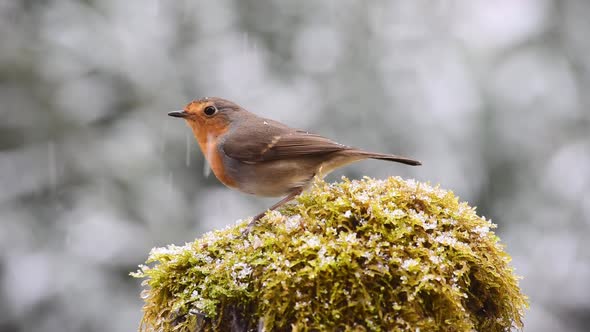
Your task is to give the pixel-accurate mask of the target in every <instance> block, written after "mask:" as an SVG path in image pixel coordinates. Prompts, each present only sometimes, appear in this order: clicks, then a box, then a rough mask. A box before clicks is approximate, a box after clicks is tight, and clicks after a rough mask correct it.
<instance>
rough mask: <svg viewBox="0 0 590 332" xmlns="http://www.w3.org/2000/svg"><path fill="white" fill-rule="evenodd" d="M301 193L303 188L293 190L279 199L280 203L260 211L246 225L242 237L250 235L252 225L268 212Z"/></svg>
mask: <svg viewBox="0 0 590 332" xmlns="http://www.w3.org/2000/svg"><path fill="white" fill-rule="evenodd" d="M302 191H303V188H296V189H295V190H293V191H292V192H291V193H290V194H289V195H287V197H285V198H283V199H281V200H280V201H278V202H277V203H276V204H274V205H273V206H271V207H269V208H268V209H266V210H264V211H262V212H261V213H259V214H257V215H256V216H254V218H252V221H250V223H248V226H246V229H244V231H243V232H242V236H246V235H248V233H250V231H251V230H252V228H253V227H254V225H256V222H257V221H258V220H259V219H260V218H262V217H264V215H265V214H266V213H267V212H269V211H273V210H276V209H277V208H279V207H281V206H282V205H284V204H285V203H287V202H289V201H291V200H292V199H293V198H295V197H296V196H297V195H299V194H301V192H302Z"/></svg>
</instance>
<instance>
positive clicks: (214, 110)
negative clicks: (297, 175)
mask: <svg viewBox="0 0 590 332" xmlns="http://www.w3.org/2000/svg"><path fill="white" fill-rule="evenodd" d="M203 113H205V115H207V116H211V115H213V114H215V113H217V108H215V106H207V107H205V109H204V110H203Z"/></svg>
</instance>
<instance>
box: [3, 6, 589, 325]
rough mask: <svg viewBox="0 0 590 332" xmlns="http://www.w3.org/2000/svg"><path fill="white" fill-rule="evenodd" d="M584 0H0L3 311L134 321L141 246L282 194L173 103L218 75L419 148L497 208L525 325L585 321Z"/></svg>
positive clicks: (363, 133) (380, 138) (288, 117)
mask: <svg viewBox="0 0 590 332" xmlns="http://www.w3.org/2000/svg"><path fill="white" fill-rule="evenodd" d="M588 17H590V2H589V1H587V0H568V1H557V0H553V1H551V0H496V1H487V0H403V1H402V0H399V1H392V0H380V1H352V0H330V1H313V0H308V1H287V0H285V1H260V0H259V1H254V0H211V1H195V0H183V1H174V2H168V1H162V0H127V1H119V0H101V1H98V0H46V1H41V0H38V1H35V0H21V1H15V0H0V330H2V331H17V332H18V331H27V332H28V331H31V332H36V331H132V330H135V329H136V327H137V325H138V322H139V319H140V317H141V305H142V301H141V299H140V297H139V292H140V285H139V281H138V280H134V279H132V278H130V277H129V276H128V273H129V272H130V271H135V270H136V267H137V265H138V264H140V263H143V261H144V260H145V258H146V256H147V254H148V252H149V250H150V249H151V248H152V247H155V246H163V245H166V244H171V243H175V244H180V245H182V244H184V243H185V242H187V241H192V240H193V239H194V238H196V237H197V236H199V235H200V234H202V233H203V232H205V231H208V230H212V229H215V228H220V227H223V226H225V225H228V224H232V223H234V222H235V220H237V219H240V218H245V217H248V216H252V215H253V214H255V213H257V212H259V211H260V210H262V209H265V208H266V207H268V206H269V205H270V204H271V203H274V200H273V199H260V198H255V197H250V196H247V195H245V194H241V193H239V192H235V191H232V190H229V189H226V188H225V187H223V186H222V185H221V184H220V183H219V182H218V181H217V180H216V179H215V177H214V176H213V175H210V176H208V177H207V176H205V174H204V171H203V170H204V160H203V156H202V154H201V153H200V151H199V150H198V146H197V144H196V142H194V141H193V138H192V135H191V133H190V131H189V129H188V128H187V126H186V125H185V124H184V123H183V121H181V120H179V119H173V118H170V117H167V116H166V113H167V112H168V111H172V110H177V109H180V108H182V107H184V105H185V104H187V103H188V102H190V101H191V100H192V99H195V98H200V97H203V96H220V97H224V98H227V99H230V100H233V101H235V102H237V103H238V104H240V105H242V106H244V107H245V108H246V109H249V110H251V111H254V112H256V113H258V114H260V115H263V116H267V117H271V118H273V119H277V120H279V121H282V122H285V123H287V124H290V125H292V126H295V127H300V128H305V129H308V130H310V131H314V132H318V133H321V134H323V135H325V136H328V137H331V138H334V139H335V140H337V141H339V142H341V143H344V144H349V145H355V146H359V147H362V148H366V149H370V150H375V151H380V152H389V153H397V154H402V155H406V156H409V157H415V158H417V159H420V160H422V161H423V163H424V165H423V166H422V167H419V168H411V167H406V166H403V165H397V164H390V163H385V162H378V161H365V162H361V163H358V164H355V165H352V166H350V167H347V168H345V169H343V170H340V171H337V172H335V173H334V174H333V175H332V176H330V177H329V178H328V179H329V180H331V181H336V180H337V179H338V178H339V177H340V176H342V175H346V176H348V177H351V178H360V177H362V176H364V175H368V176H372V177H377V178H384V177H387V176H390V175H401V176H403V177H406V178H416V179H418V180H421V181H430V182H431V183H440V184H441V186H442V187H444V188H447V189H451V190H453V191H455V193H457V194H458V195H460V197H461V199H462V200H466V201H468V202H470V204H472V205H474V206H477V207H478V212H479V214H481V215H484V216H486V217H488V218H491V219H492V221H493V222H495V223H496V224H498V225H499V227H498V229H497V233H498V234H499V235H500V237H501V239H502V241H503V242H504V243H505V244H506V245H507V251H508V252H509V253H510V254H511V255H512V257H513V259H514V261H513V265H514V267H515V268H516V273H517V274H519V275H521V276H523V277H524V279H523V280H522V282H521V285H522V288H523V290H524V292H525V293H526V294H527V295H528V296H529V297H530V300H531V308H530V310H528V311H527V315H526V319H525V324H526V325H525V331H587V327H588V326H590V250H588V242H589V241H590V190H589V189H588V188H589V187H590V112H589V110H588V107H589V104H590V93H589V91H590V90H589V89H590V38H588V32H589V31H590V20H589V19H588Z"/></svg>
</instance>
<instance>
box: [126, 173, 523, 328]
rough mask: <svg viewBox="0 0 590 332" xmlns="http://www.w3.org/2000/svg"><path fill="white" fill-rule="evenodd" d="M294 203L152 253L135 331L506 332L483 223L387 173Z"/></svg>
mask: <svg viewBox="0 0 590 332" xmlns="http://www.w3.org/2000/svg"><path fill="white" fill-rule="evenodd" d="M297 201H298V202H297V203H296V204H291V205H288V206H286V207H284V208H283V209H282V210H281V211H280V212H272V213H269V214H267V216H266V217H264V218H263V219H261V220H260V221H259V223H258V226H257V227H255V228H254V229H253V231H252V232H251V233H250V234H249V235H248V236H247V237H246V238H242V237H241V236H240V232H241V231H242V230H243V229H244V227H245V225H246V223H247V221H240V222H238V224H237V225H234V226H231V227H228V228H226V229H224V230H220V231H215V232H210V233H207V234H205V235H203V237H201V238H199V239H197V240H195V241H194V242H193V243H187V244H186V245H184V246H182V247H179V246H173V245H172V246H168V247H167V248H155V249H153V250H152V252H151V253H150V256H149V258H148V261H147V264H151V266H146V265H142V266H140V270H139V271H138V272H137V273H134V274H133V275H134V276H135V277H138V278H145V280H144V286H146V290H144V291H143V293H142V297H143V299H144V300H145V305H144V307H143V311H144V316H143V319H142V321H141V325H140V330H143V331H250V330H253V331H255V330H259V329H260V330H265V331H283V330H287V331H289V330H292V331H307V330H320V331H325V330H330V331H332V330H341V331H365V330H367V331H404V330H412V331H417V330H418V329H419V330H420V331H437V330H442V331H472V330H477V331H509V330H510V329H511V328H512V327H522V316H523V311H524V309H525V307H526V305H527V300H526V297H525V296H524V295H523V294H522V293H521V292H520V289H519V287H518V277H517V276H515V275H514V274H513V270H512V268H511V267H510V265H509V262H510V257H509V256H508V254H506V253H505V252H504V251H503V247H502V245H501V244H499V243H498V237H497V236H496V235H495V234H494V233H493V232H492V231H491V230H490V229H491V228H493V227H494V225H493V224H492V223H490V222H489V221H488V220H486V219H485V218H482V217H479V216H477V215H476V213H475V211H474V209H473V208H471V207H469V206H468V205H467V204H466V203H460V202H459V201H458V199H457V197H456V196H454V195H453V193H452V192H450V191H445V190H442V189H439V188H433V187H431V186H430V185H428V184H424V183H418V182H415V181H413V180H408V181H404V180H402V179H401V178H399V177H393V178H389V179H387V180H374V179H369V178H365V179H363V180H361V181H350V180H347V179H344V180H343V182H342V183H337V184H327V183H325V182H322V181H317V182H316V183H315V184H314V186H313V188H311V190H309V191H308V192H306V193H304V194H303V195H301V196H300V197H299V198H298V200H297Z"/></svg>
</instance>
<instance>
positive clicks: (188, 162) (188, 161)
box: [185, 132, 193, 167]
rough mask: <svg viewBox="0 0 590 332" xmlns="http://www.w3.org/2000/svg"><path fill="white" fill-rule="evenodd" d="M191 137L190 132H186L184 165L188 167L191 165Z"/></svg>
mask: <svg viewBox="0 0 590 332" xmlns="http://www.w3.org/2000/svg"><path fill="white" fill-rule="evenodd" d="M192 139H193V138H192V137H191V135H190V133H188V132H187V133H186V155H185V164H186V167H190V166H191V141H192Z"/></svg>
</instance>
